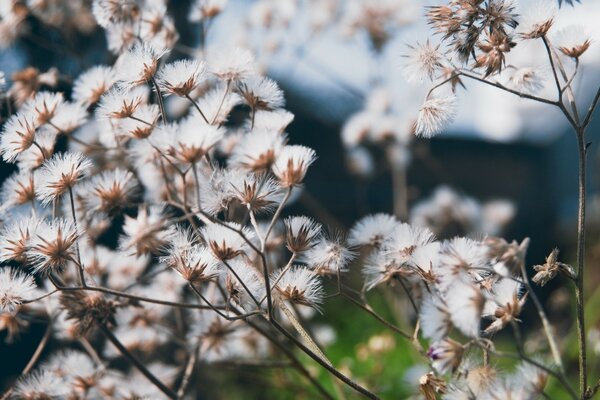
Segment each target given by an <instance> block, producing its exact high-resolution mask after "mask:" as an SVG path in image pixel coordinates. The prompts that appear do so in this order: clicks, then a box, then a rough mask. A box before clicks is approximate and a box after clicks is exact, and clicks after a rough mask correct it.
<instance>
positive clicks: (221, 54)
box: [208, 47, 255, 81]
mask: <svg viewBox="0 0 600 400" xmlns="http://www.w3.org/2000/svg"><path fill="white" fill-rule="evenodd" d="M208 56H209V57H208V60H209V62H208V65H209V69H210V71H211V72H212V73H213V74H215V75H216V76H218V77H219V78H221V79H223V80H228V81H233V80H240V79H243V78H245V77H247V76H249V75H251V74H252V73H253V72H254V69H255V65H254V55H253V54H252V53H251V52H250V51H249V50H246V49H242V48H240V47H232V48H228V49H222V48H219V49H213V50H211V51H209V53H208Z"/></svg>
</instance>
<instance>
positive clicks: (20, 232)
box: [0, 217, 41, 262]
mask: <svg viewBox="0 0 600 400" xmlns="http://www.w3.org/2000/svg"><path fill="white" fill-rule="evenodd" d="M40 223H41V221H40V220H38V219H37V218H34V217H30V218H21V219H18V220H17V221H14V222H11V223H6V224H5V225H4V227H3V229H2V232H1V233H0V261H3V262H4V261H9V260H14V261H19V262H23V261H25V257H26V251H27V250H28V248H29V244H30V240H31V239H32V238H33V237H35V235H36V232H37V229H38V227H39V225H40Z"/></svg>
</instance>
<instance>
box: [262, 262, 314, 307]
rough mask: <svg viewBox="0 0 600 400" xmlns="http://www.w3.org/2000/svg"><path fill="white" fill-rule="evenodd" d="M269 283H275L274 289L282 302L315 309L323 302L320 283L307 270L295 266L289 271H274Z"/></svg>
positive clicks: (311, 272)
mask: <svg viewBox="0 0 600 400" xmlns="http://www.w3.org/2000/svg"><path fill="white" fill-rule="evenodd" d="M271 282H277V286H276V289H277V292H278V294H279V296H281V298H282V299H283V300H288V301H290V302H292V303H295V304H300V305H304V306H308V307H314V308H317V309H318V307H319V304H321V303H322V302H323V287H322V285H321V281H320V279H319V277H318V276H317V275H315V273H314V272H313V271H311V270H310V269H308V268H304V267H300V266H295V267H292V269H290V270H289V271H276V272H274V273H273V275H272V277H271Z"/></svg>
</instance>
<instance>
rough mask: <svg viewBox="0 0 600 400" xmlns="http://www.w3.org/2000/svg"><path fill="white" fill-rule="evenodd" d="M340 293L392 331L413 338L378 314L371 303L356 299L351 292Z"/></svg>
mask: <svg viewBox="0 0 600 400" xmlns="http://www.w3.org/2000/svg"><path fill="white" fill-rule="evenodd" d="M339 295H340V296H343V297H344V298H346V299H348V300H350V302H351V303H352V304H354V305H356V306H357V307H359V308H360V309H362V310H363V311H365V312H367V313H368V314H369V315H371V316H372V317H373V318H375V319H376V320H377V321H378V322H380V323H381V324H383V325H385V326H386V327H387V328H389V329H391V330H392V331H394V332H396V333H397V334H399V335H400V336H402V337H405V338H407V339H412V336H411V335H410V334H408V333H406V332H404V331H403V330H401V329H400V328H398V327H397V326H396V325H394V324H392V323H390V322H389V321H387V320H386V319H385V318H383V317H382V316H380V315H379V314H377V313H376V312H375V311H374V310H373V309H372V308H371V306H370V305H368V304H363V303H361V302H360V301H358V300H356V299H355V298H354V297H352V296H350V295H349V294H347V293H345V292H343V291H340V293H339Z"/></svg>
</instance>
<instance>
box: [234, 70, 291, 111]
mask: <svg viewBox="0 0 600 400" xmlns="http://www.w3.org/2000/svg"><path fill="white" fill-rule="evenodd" d="M238 91H239V93H240V95H241V96H242V98H243V99H244V101H245V103H246V105H248V106H249V107H250V108H252V109H253V110H274V109H277V108H280V107H283V105H284V104H285V99H284V97H283V91H282V90H281V89H279V86H278V85H277V83H276V82H275V81H274V80H272V79H270V78H266V77H262V76H255V75H254V76H251V77H249V78H246V79H244V80H243V81H240V82H238Z"/></svg>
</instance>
